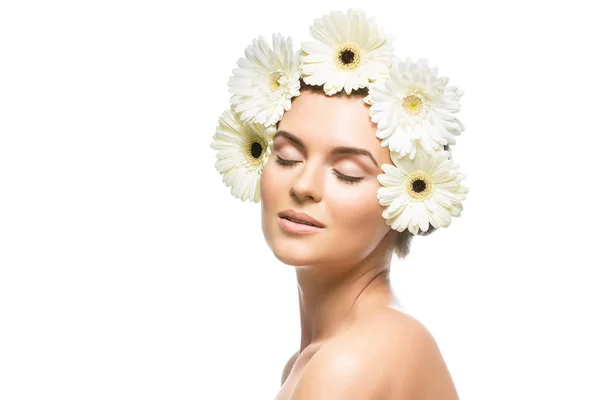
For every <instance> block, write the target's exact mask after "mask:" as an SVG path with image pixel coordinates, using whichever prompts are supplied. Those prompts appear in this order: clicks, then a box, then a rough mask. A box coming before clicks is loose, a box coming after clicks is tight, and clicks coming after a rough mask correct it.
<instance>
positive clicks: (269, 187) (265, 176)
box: [260, 160, 278, 204]
mask: <svg viewBox="0 0 600 400" xmlns="http://www.w3.org/2000/svg"><path fill="white" fill-rule="evenodd" d="M274 172H275V171H274V165H273V161H272V160H269V161H267V163H266V164H265V167H264V169H263V172H262V175H261V177H260V197H261V201H262V202H266V203H267V204H268V203H270V200H271V199H272V198H273V197H274V196H276V193H277V190H278V188H277V179H275V176H274Z"/></svg>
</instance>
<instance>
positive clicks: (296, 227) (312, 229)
mask: <svg viewBox="0 0 600 400" xmlns="http://www.w3.org/2000/svg"><path fill="white" fill-rule="evenodd" d="M279 226H281V228H282V229H283V230H285V231H287V232H289V233H295V234H298V235H310V234H313V233H318V232H321V231H322V230H323V228H319V227H317V226H310V225H304V224H301V223H298V222H294V221H290V220H288V219H285V218H283V217H279Z"/></svg>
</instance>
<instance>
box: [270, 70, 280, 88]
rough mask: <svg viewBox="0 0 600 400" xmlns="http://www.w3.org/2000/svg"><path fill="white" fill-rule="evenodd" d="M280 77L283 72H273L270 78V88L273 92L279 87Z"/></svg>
mask: <svg viewBox="0 0 600 400" xmlns="http://www.w3.org/2000/svg"><path fill="white" fill-rule="evenodd" d="M279 78H281V74H279V73H278V72H273V73H272V74H271V78H270V79H269V89H271V92H274V91H276V90H277V89H279V86H281V85H279V82H278V81H279Z"/></svg>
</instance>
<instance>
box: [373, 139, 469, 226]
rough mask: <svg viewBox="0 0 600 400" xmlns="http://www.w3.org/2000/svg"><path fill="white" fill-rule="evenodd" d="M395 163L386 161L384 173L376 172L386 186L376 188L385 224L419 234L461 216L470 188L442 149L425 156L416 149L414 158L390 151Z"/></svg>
mask: <svg viewBox="0 0 600 400" xmlns="http://www.w3.org/2000/svg"><path fill="white" fill-rule="evenodd" d="M390 157H391V159H392V162H393V163H394V165H390V164H383V165H382V170H383V171H384V174H380V175H378V176H377V180H378V181H379V183H381V185H382V186H383V187H381V188H379V189H378V190H377V198H378V199H379V204H381V205H382V206H385V209H384V211H383V213H382V215H383V217H384V218H385V219H386V224H387V225H389V226H391V227H392V228H393V229H395V230H397V231H399V232H402V231H404V230H405V229H408V230H409V231H410V232H411V233H412V234H414V235H416V234H417V233H418V231H419V229H421V231H423V232H426V231H427V230H428V229H429V224H431V225H433V227H434V228H440V227H447V226H448V225H450V220H451V217H458V216H460V213H461V211H462V204H461V201H463V200H464V199H465V197H466V193H468V189H467V188H466V187H465V186H464V185H463V184H462V183H461V181H462V180H463V179H464V178H465V176H464V175H463V174H461V173H460V172H459V171H458V165H457V164H453V163H452V161H451V160H450V159H449V158H448V151H446V150H440V151H437V152H434V153H433V154H431V155H429V156H426V155H425V154H423V153H422V152H417V154H416V156H415V158H414V159H412V160H411V159H408V158H406V157H404V158H400V156H399V155H398V154H397V153H395V152H390Z"/></svg>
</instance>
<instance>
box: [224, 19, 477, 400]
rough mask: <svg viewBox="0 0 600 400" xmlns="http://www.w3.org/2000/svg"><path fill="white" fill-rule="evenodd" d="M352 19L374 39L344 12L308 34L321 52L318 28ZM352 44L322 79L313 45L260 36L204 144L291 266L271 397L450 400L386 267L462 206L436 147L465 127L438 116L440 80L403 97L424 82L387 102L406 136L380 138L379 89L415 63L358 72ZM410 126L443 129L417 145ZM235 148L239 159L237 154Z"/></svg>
mask: <svg viewBox="0 0 600 400" xmlns="http://www.w3.org/2000/svg"><path fill="white" fill-rule="evenodd" d="M361 21H362V22H363V23H364V24H365V27H366V28H370V29H371V33H373V32H378V31H377V30H376V29H375V28H374V27H373V26H372V25H370V24H372V21H371V22H366V18H365V17H364V14H363V13H362V12H361V11H355V10H349V11H348V12H347V14H346V15H344V14H342V13H340V12H333V13H331V15H330V16H329V17H328V16H324V17H323V19H321V20H317V21H315V24H314V25H313V30H312V31H311V33H313V36H315V37H317V38H322V39H323V40H324V42H325V43H328V44H330V45H332V43H333V42H334V40H328V38H327V37H326V34H319V31H318V29H317V28H318V27H321V28H323V32H325V31H327V26H328V27H329V31H328V32H332V28H335V27H336V24H338V25H339V26H337V27H338V28H339V29H338V30H339V31H340V32H342V33H344V32H345V33H346V34H348V32H352V30H351V29H350V30H347V29H345V27H354V28H356V26H357V25H356V24H360V23H361ZM340 24H341V25H340ZM344 24H346V25H344ZM352 24H354V25H352ZM356 29H358V28H356ZM359 30H360V29H359ZM363 32H364V30H363ZM321 33H322V32H321ZM379 34H380V33H379ZM342 36H343V35H342ZM350 36H352V35H350ZM354 36H356V35H354ZM369 37H370V38H371V39H372V38H373V35H371V36H369ZM347 39H349V38H347ZM359 39H360V38H358V39H357V38H356V37H355V38H354V40H355V42H354V43H353V42H351V41H349V40H342V41H341V42H342V43H341V44H340V46H338V47H337V53H336V54H334V55H335V56H336V57H337V58H336V59H337V65H334V66H333V69H334V70H335V68H338V69H339V70H340V71H341V72H343V74H339V75H335V74H334V75H332V76H330V77H329V78H327V77H325V78H324V75H325V73H326V72H327V71H329V72H330V71H331V70H332V68H331V65H330V66H327V65H319V63H320V64H323V60H327V59H328V58H327V57H320V56H319V54H318V51H323V49H324V47H323V46H321V47H319V46H317V45H311V44H305V43H303V46H302V50H303V52H304V53H303V56H302V58H300V57H290V54H291V53H292V52H291V43H288V46H289V47H287V49H286V46H285V44H284V42H283V41H282V40H281V39H280V38H278V37H276V36H275V35H274V38H273V49H274V50H270V49H269V48H268V45H266V42H264V40H262V38H261V40H260V41H259V42H255V43H254V46H251V47H249V48H248V49H247V51H246V56H247V58H246V59H241V60H240V61H238V65H239V66H240V69H237V70H234V76H233V77H232V79H231V80H230V87H231V91H232V93H233V94H234V95H233V96H232V109H231V110H227V111H226V112H225V113H224V114H223V116H222V117H221V120H220V124H219V128H218V129H217V134H216V135H215V137H214V142H213V145H212V146H213V148H215V149H218V150H220V153H219V154H218V155H217V157H218V158H219V160H218V161H217V169H218V170H219V171H220V172H221V173H222V174H223V175H224V178H223V179H224V181H225V183H226V184H227V185H228V186H231V188H232V194H233V195H234V196H236V197H239V198H241V199H243V200H245V199H251V200H254V201H259V200H260V201H261V203H262V228H263V233H264V236H265V239H266V241H267V244H268V245H269V247H270V248H271V250H272V251H273V253H274V255H275V256H276V257H277V258H278V259H279V260H280V261H281V262H283V263H285V264H287V265H291V266H294V267H295V269H296V277H297V281H298V297H299V302H300V314H301V315H300V317H301V318H300V320H301V343H300V348H299V350H298V351H297V352H296V353H295V354H294V355H292V357H291V358H290V359H289V361H288V362H287V364H286V365H285V367H284V369H283V374H282V379H281V390H280V392H279V393H278V395H277V397H276V399H277V400H284V399H285V400H287V399H293V400H309V399H310V400H313V399H347V400H350V399H405V398H406V399H409V398H414V399H436V400H446V399H447V400H455V399H457V398H458V395H457V392H456V389H455V386H454V384H453V382H452V378H451V376H450V373H449V371H448V369H447V367H446V364H445V362H444V360H443V357H442V355H441V352H440V350H439V348H438V346H437V344H436V342H435V340H434V338H433V337H432V335H431V334H430V332H429V331H428V330H427V329H426V328H425V327H424V325H423V324H421V323H420V322H419V321H417V320H416V319H414V318H413V317H411V316H409V315H408V314H406V313H405V312H403V309H402V306H401V304H400V303H399V301H398V299H397V298H396V297H395V296H394V294H393V291H392V288H391V286H390V281H389V268H390V263H391V259H392V256H393V254H396V255H397V256H398V257H399V258H403V257H405V256H406V255H407V254H408V251H409V245H410V240H411V238H412V236H413V235H414V234H421V235H423V234H430V233H431V232H433V231H434V230H435V229H436V228H439V227H444V226H448V224H449V219H450V216H458V215H459V214H460V211H461V210H462V205H461V203H460V201H461V200H463V199H464V194H465V193H466V188H465V187H464V186H462V185H461V184H460V183H459V182H460V180H461V179H462V178H464V176H463V175H462V174H460V173H458V172H457V171H456V166H455V165H453V164H452V163H451V161H450V157H449V153H448V151H445V150H449V147H448V144H453V143H454V142H453V140H452V138H451V137H452V135H457V134H458V133H460V131H461V130H462V129H463V128H462V124H460V122H458V120H456V119H455V117H454V116H453V115H450V114H451V113H452V112H456V111H458V107H457V99H458V97H460V96H461V95H462V93H461V92H459V91H457V90H456V88H452V87H449V88H446V90H447V92H448V93H447V95H444V93H443V90H442V89H440V87H443V86H445V83H447V81H446V80H445V79H444V78H440V79H436V80H435V82H436V83H437V86H436V85H433V86H431V85H430V86H431V87H433V88H434V89H435V90H432V89H431V87H429V92H428V91H427V90H426V89H428V87H425V86H423V87H422V88H421V90H419V91H416V90H415V89H416V88H417V86H415V85H417V84H418V83H419V82H420V83H422V82H423V80H422V79H416V80H415V82H416V84H415V85H408V86H410V90H409V92H410V93H408V92H407V93H405V95H404V96H403V97H398V96H396V97H398V98H400V100H401V102H400V105H399V106H400V107H401V109H402V115H403V116H404V117H405V120H406V121H408V122H407V123H412V124H413V125H411V127H412V128H413V131H412V132H411V133H410V134H411V135H412V136H410V138H412V139H411V140H407V139H406V137H405V136H402V134H403V133H402V132H403V131H402V129H398V128H399V127H400V128H401V127H402V126H401V124H400V123H398V122H396V123H395V124H394V127H395V129H394V130H390V129H388V128H389V126H388V125H391V122H390V121H393V120H394V118H396V119H398V116H397V115H396V116H395V115H393V114H391V113H393V112H395V111H393V110H392V108H393V107H394V105H393V104H392V105H386V103H385V101H384V100H382V99H384V98H385V93H384V92H385V90H386V86H385V82H386V81H388V80H392V79H405V80H406V79H409V77H410V73H408V72H407V73H406V74H405V75H400V74H399V71H400V70H398V71H396V72H390V71H394V68H401V67H402V66H403V65H405V66H408V70H406V71H413V72H414V71H417V72H418V67H419V66H420V67H423V68H424V65H423V63H422V61H419V63H417V64H414V65H413V64H411V63H410V62H409V63H408V64H402V63H401V62H400V63H399V64H395V65H396V66H395V67H394V61H393V59H392V58H391V57H390V58H388V61H387V62H388V63H386V62H384V63H383V64H382V65H383V66H384V67H385V68H381V65H378V64H377V63H374V62H371V63H370V64H369V61H368V60H365V58H366V57H365V55H368V52H369V48H368V46H366V45H365V43H366V42H365V41H361V40H359ZM371 43H375V44H376V46H375V47H376V48H375V47H374V48H373V49H371V50H370V51H371V52H372V54H371V56H372V57H370V58H369V59H370V60H371V61H372V60H377V59H379V60H381V59H382V56H385V54H386V53H385V52H383V53H382V51H381V49H382V48H384V47H385V46H386V45H387V42H386V40H385V39H384V38H383V36H381V40H379V41H377V40H374V41H372V42H371ZM361 44H362V45H363V47H364V48H361V47H360V46H361ZM333 47H335V46H334V45H333ZM389 50H390V49H389V48H388V49H387V50H386V51H389ZM311 52H312V54H311ZM360 56H362V57H363V59H362V60H359V61H358V62H357V59H358V58H359V57H360ZM281 60H283V61H281ZM253 62H254V67H252V66H251V65H252V63H253ZM395 62H396V63H398V61H395ZM413 67H414V68H413ZM415 68H416V69H415ZM427 68H428V67H427ZM427 68H425V69H427ZM263 70H264V71H263ZM348 71H350V72H351V73H347V72H348ZM406 71H405V72H406ZM427 71H429V72H430V77H431V76H433V77H435V74H436V73H437V72H435V73H433V74H431V70H430V69H427ZM369 73H371V74H372V75H371V76H368V75H369ZM352 74H354V75H352ZM261 78H262V79H261ZM365 79H366V80H365ZM323 81H324V82H323ZM261 82H262V86H261ZM361 82H362V83H361ZM364 82H367V84H366V85H365V84H364ZM373 82H375V83H379V82H381V84H380V85H379V86H377V87H375V84H374V83H373ZM388 86H389V85H388ZM392 86H393V85H392ZM265 87H268V89H269V90H267V91H265V90H264V88H265ZM395 87H396V90H398V87H399V86H395ZM388 89H389V88H388ZM395 94H398V93H395ZM436 96H437V97H436ZM391 97H394V96H391ZM386 106H387V108H386ZM444 108H445V110H444ZM386 110H387V111H386ZM424 110H425V111H424ZM436 110H437V111H436ZM438 111H439V114H436V112H438ZM378 112H380V113H381V112H387V113H388V114H379V115H378ZM440 115H442V117H441V118H438V117H439V116H440ZM410 118H413V120H414V119H416V118H419V121H420V122H419V124H421V125H419V126H422V125H423V123H422V121H425V120H426V121H429V122H428V123H429V124H430V126H438V127H443V128H446V130H445V131H444V132H439V131H435V132H432V131H423V132H420V133H419V134H420V135H421V136H418V134H417V133H418V131H417V129H416V128H415V127H417V125H418V124H416V123H414V122H411V120H410ZM436 118H438V119H436ZM376 122H378V123H376ZM386 124H387V125H386ZM390 132H391V133H390ZM415 132H417V133H415ZM415 138H416V140H414V139H415ZM235 149H237V150H239V151H240V153H241V154H242V155H239V157H237V158H236V156H235ZM382 172H385V174H382ZM382 186H383V187H382Z"/></svg>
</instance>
